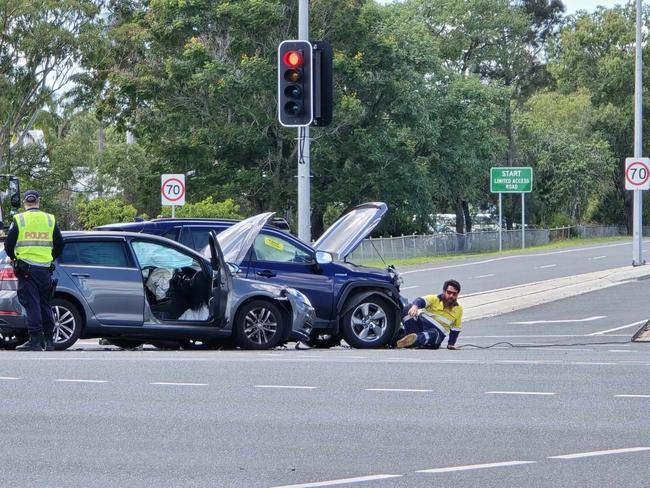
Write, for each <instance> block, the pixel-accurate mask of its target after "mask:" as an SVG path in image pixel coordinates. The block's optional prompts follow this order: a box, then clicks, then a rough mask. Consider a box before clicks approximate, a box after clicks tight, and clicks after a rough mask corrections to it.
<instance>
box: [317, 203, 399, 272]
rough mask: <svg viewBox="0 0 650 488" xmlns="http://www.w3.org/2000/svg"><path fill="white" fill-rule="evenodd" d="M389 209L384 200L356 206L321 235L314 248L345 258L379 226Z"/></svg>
mask: <svg viewBox="0 0 650 488" xmlns="http://www.w3.org/2000/svg"><path fill="white" fill-rule="evenodd" d="M387 210H388V206H387V205H386V204H385V203H382V202H368V203H364V204H362V205H359V206H357V207H354V208H353V209H352V210H350V211H349V212H348V213H346V214H345V215H343V217H341V218H340V219H338V220H337V221H336V222H334V223H333V224H332V225H331V226H330V227H329V228H328V229H327V230H326V231H325V232H324V233H323V235H322V236H320V238H319V239H318V240H317V241H316V242H315V243H314V248H315V249H316V250H317V251H327V252H329V253H332V254H333V255H335V256H337V257H338V258H339V259H345V258H346V257H347V256H348V255H349V254H350V253H351V252H352V251H354V250H355V249H356V248H357V246H358V245H359V244H360V243H361V241H362V240H364V239H365V238H366V237H367V236H368V235H369V234H370V233H371V232H372V231H373V229H374V228H375V227H377V225H378V224H379V222H381V219H382V217H383V216H384V214H385V213H386V211H387Z"/></svg>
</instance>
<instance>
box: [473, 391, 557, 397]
mask: <svg viewBox="0 0 650 488" xmlns="http://www.w3.org/2000/svg"><path fill="white" fill-rule="evenodd" d="M485 394H486V395H546V396H549V395H555V393H552V392H550V391H486V392H485Z"/></svg>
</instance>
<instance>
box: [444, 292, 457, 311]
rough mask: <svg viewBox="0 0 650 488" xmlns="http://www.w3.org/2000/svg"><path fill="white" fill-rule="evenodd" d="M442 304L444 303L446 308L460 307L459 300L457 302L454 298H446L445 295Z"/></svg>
mask: <svg viewBox="0 0 650 488" xmlns="http://www.w3.org/2000/svg"><path fill="white" fill-rule="evenodd" d="M442 303H444V305H445V308H453V307H455V306H456V305H458V300H456V299H455V298H453V297H452V298H445V296H444V295H443V297H442Z"/></svg>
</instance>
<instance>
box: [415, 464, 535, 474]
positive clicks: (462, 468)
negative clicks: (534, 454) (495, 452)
mask: <svg viewBox="0 0 650 488" xmlns="http://www.w3.org/2000/svg"><path fill="white" fill-rule="evenodd" d="M536 462H537V461H506V462H503V463H488V464H469V465H466V466H452V467H450V468H434V469H421V470H419V471H416V473H449V472H451V471H466V470H470V469H486V468H501V467H505V466H518V465H520V464H535V463H536Z"/></svg>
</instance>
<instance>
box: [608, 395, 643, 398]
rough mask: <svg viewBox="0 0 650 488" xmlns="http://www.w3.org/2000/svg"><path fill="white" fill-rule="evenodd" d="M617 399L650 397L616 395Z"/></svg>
mask: <svg viewBox="0 0 650 488" xmlns="http://www.w3.org/2000/svg"><path fill="white" fill-rule="evenodd" d="M614 396H615V397H616V398H650V395H614Z"/></svg>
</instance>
